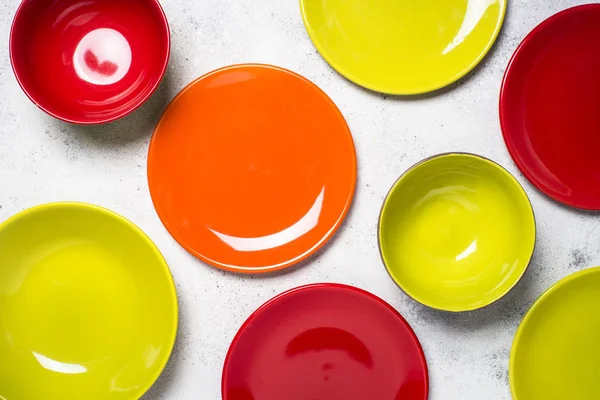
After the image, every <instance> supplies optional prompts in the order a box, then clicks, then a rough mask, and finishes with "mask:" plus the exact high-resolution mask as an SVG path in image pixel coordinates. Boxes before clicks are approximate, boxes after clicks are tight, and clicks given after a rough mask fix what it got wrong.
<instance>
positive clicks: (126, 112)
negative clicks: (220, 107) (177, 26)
mask: <svg viewBox="0 0 600 400" xmlns="http://www.w3.org/2000/svg"><path fill="white" fill-rule="evenodd" d="M33 1H35V0H22V1H21V3H20V4H19V7H18V8H17V11H16V12H15V15H14V17H13V20H12V24H11V27H10V34H9V38H8V53H9V58H10V65H11V68H12V70H13V74H14V75H15V78H16V80H17V82H18V84H19V86H20V87H21V90H22V91H23V93H25V95H26V96H27V97H28V98H29V100H31V102H32V103H33V104H35V105H36V106H37V107H38V108H39V109H40V110H42V111H44V112H45V113H46V114H48V115H50V116H51V117H54V118H56V119H58V120H60V121H64V122H68V123H70V124H75V125H101V124H106V123H109V122H113V121H116V120H118V119H120V118H123V117H125V116H126V115H129V114H131V113H133V112H134V111H136V110H137V109H138V108H140V107H141V106H142V104H144V103H145V102H146V101H147V100H148V99H149V98H150V97H152V95H153V94H154V92H156V89H158V86H159V85H160V83H161V82H162V80H163V78H164V76H165V74H166V72H167V68H168V66H169V60H170V58H171V31H170V27H169V21H168V19H167V15H166V13H165V10H164V9H163V7H162V6H161V4H160V2H159V0H146V1H150V2H151V3H152V5H154V6H155V7H156V8H157V10H158V11H159V14H160V16H161V18H160V19H161V21H162V23H163V24H164V25H163V26H164V28H165V32H166V40H167V43H166V44H167V48H166V52H165V57H164V61H163V65H162V67H161V72H160V74H159V76H158V79H157V80H156V82H154V83H153V84H152V86H151V88H150V90H149V91H148V93H146V94H145V95H144V96H142V97H141V98H140V99H138V100H137V101H136V102H135V103H134V104H133V105H132V106H130V107H128V108H127V109H125V110H123V111H120V112H119V113H116V114H115V115H113V116H110V117H105V118H98V119H94V120H86V119H83V118H81V119H74V118H67V117H64V116H62V115H60V114H58V113H56V112H53V111H52V110H50V109H49V108H48V107H47V106H45V105H44V104H42V103H41V102H39V101H38V99H36V98H35V96H33V95H32V94H31V93H30V92H29V91H28V90H27V89H26V88H25V84H24V80H23V77H22V75H21V74H20V73H19V71H18V69H17V67H16V66H15V61H14V58H15V57H14V55H15V54H16V52H17V50H16V48H15V47H16V46H15V43H14V33H15V29H16V25H17V21H18V20H19V19H20V17H21V15H22V13H23V10H24V8H25V6H26V5H27V4H29V3H31V2H33Z"/></svg>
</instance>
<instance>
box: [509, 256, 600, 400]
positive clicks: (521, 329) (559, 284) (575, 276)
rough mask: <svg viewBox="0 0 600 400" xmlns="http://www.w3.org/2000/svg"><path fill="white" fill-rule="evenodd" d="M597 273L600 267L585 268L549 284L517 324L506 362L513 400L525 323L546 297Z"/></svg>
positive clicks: (515, 394)
mask: <svg viewBox="0 0 600 400" xmlns="http://www.w3.org/2000/svg"><path fill="white" fill-rule="evenodd" d="M598 273H600V266H597V267H589V268H585V269H582V270H580V271H577V272H573V273H571V274H569V275H567V276H565V277H563V278H562V279H560V280H558V281H556V282H554V283H553V284H551V285H550V287H548V288H546V290H544V291H543V292H542V294H540V295H539V297H538V298H537V299H536V300H535V301H534V302H533V305H532V306H531V307H530V308H529V310H527V313H526V314H525V316H524V317H523V319H522V320H521V323H520V324H519V327H518V328H517V332H516V333H515V337H514V338H513V342H512V345H511V348H510V359H509V362H508V377H509V385H510V392H511V395H512V396H513V399H514V400H518V397H517V392H516V383H515V373H514V371H515V363H516V361H515V357H516V353H517V347H518V346H519V343H520V341H521V337H522V336H523V332H524V331H525V329H526V327H527V326H526V325H527V322H528V321H529V320H530V319H531V318H532V315H533V314H534V313H535V311H536V310H537V309H538V308H540V307H541V306H542V305H543V303H544V302H545V301H546V299H547V298H548V297H550V296H551V295H552V294H554V293H555V292H557V291H558V290H560V289H562V288H563V287H564V286H566V285H567V284H569V283H570V282H572V281H575V280H577V279H580V278H583V277H585V276H588V275H595V274H598Z"/></svg>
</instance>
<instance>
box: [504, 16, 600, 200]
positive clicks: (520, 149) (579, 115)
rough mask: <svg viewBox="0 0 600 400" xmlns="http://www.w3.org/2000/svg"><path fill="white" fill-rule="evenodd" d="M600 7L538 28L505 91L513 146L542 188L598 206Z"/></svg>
mask: <svg viewBox="0 0 600 400" xmlns="http://www.w3.org/2000/svg"><path fill="white" fill-rule="evenodd" d="M599 42H600V4H588V5H583V6H578V7H574V8H570V9H567V10H565V11H562V12H560V13H558V14H556V15H554V16H552V17H550V18H549V19H547V20H546V21H544V22H542V23H541V24H540V25H539V26H538V27H537V28H535V29H534V30H533V31H531V33H529V35H527V37H526V38H525V40H523V42H522V43H521V45H520V46H519V47H518V48H517V50H516V52H515V54H514V55H513V57H512V60H511V61H510V63H509V65H508V68H507V70H506V74H505V76H504V82H503V84H502V90H501V93H500V122H501V124H502V132H503V134H504V140H505V142H506V146H507V148H508V151H509V152H510V154H511V156H512V158H513V160H514V161H515V163H516V164H517V166H518V167H519V169H520V170H521V171H522V172H523V174H524V175H525V176H526V177H527V178H528V179H529V180H530V181H531V183H533V184H534V185H535V186H536V187H537V188H538V189H539V190H541V191H542V192H543V193H545V194H546V195H548V196H550V197H551V198H553V199H554V200H556V201H559V202H561V203H564V204H566V205H568V206H571V207H576V208H581V209H586V210H594V211H598V210H600V158H598V154H597V149H598V148H599V147H600V135H599V134H598V132H600V113H599V112H598V110H600V97H599V96H598V92H600V74H598V71H599V70H600V53H599V52H598V51H596V47H595V46H596V43H599Z"/></svg>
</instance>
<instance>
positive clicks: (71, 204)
mask: <svg viewBox="0 0 600 400" xmlns="http://www.w3.org/2000/svg"><path fill="white" fill-rule="evenodd" d="M58 208H63V209H69V208H74V209H79V210H88V211H93V212H96V213H100V214H103V215H105V216H107V217H109V218H111V219H113V220H115V221H118V222H120V223H122V224H124V226H125V227H127V228H129V229H131V230H132V231H133V232H134V233H135V234H136V235H137V236H138V237H139V238H140V239H142V240H143V241H144V242H145V243H146V244H147V245H148V247H149V250H150V251H152V253H153V255H154V257H155V258H156V260H157V262H158V264H160V265H159V266H160V268H161V269H162V270H163V272H165V279H164V281H165V284H166V285H167V286H168V291H169V294H168V296H169V297H170V298H171V300H172V303H173V308H172V309H171V314H172V320H171V325H172V329H171V330H169V331H168V332H167V335H168V344H167V346H168V347H167V352H166V353H165V356H164V357H163V359H162V360H161V361H160V363H159V364H158V366H159V367H158V368H157V370H156V373H155V374H152V375H151V376H150V379H148V381H147V383H145V384H144V385H142V386H140V388H139V389H138V390H137V391H136V392H135V393H134V394H133V395H132V396H131V400H137V399H139V398H140V397H142V396H143V395H144V394H145V393H146V392H148V390H150V388H151V387H152V386H154V384H155V383H156V381H157V380H158V378H159V377H160V375H162V373H163V371H164V370H165V368H166V366H167V364H168V362H169V360H170V359H171V355H172V354H173V349H174V347H175V343H176V340H177V332H178V329H179V303H178V297H177V289H176V287H175V280H174V279H173V274H172V272H171V269H170V268H169V265H168V263H167V261H166V260H165V258H164V256H163V255H162V253H161V252H160V249H159V248H158V247H157V246H156V244H155V243H154V242H153V241H152V239H150V237H149V236H148V235H147V234H146V233H145V232H144V231H143V230H142V229H141V228H139V227H138V226H137V225H135V224H134V223H133V222H131V221H130V220H128V219H127V218H125V217H123V216H122V215H120V214H117V213H116V212H114V211H112V210H109V209H108V208H105V207H101V206H98V205H95V204H91V203H86V202H77V201H63V202H52V203H44V204H39V205H36V206H33V207H30V208H27V209H25V210H22V211H20V212H18V213H16V214H14V215H12V216H11V217H9V218H8V219H6V220H4V221H2V222H0V234H1V233H2V232H3V231H4V230H6V229H7V228H9V227H10V226H12V225H14V224H17V223H19V222H20V221H21V220H23V219H24V218H28V217H30V216H32V215H34V214H36V213H38V212H40V211H46V210H52V209H58ZM0 399H2V396H0Z"/></svg>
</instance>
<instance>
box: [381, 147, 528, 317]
mask: <svg viewBox="0 0 600 400" xmlns="http://www.w3.org/2000/svg"><path fill="white" fill-rule="evenodd" d="M451 156H461V157H468V158H472V159H478V160H480V161H483V162H485V163H486V164H490V165H492V166H493V167H494V168H496V169H498V170H499V171H500V172H501V173H503V174H504V175H506V176H507V177H508V178H509V179H510V180H511V181H512V182H513V183H514V184H515V185H516V187H517V189H519V191H520V192H521V194H522V195H523V196H524V200H526V202H527V204H529V209H530V210H531V218H532V222H533V237H532V238H531V239H532V241H533V244H532V246H531V253H530V255H529V258H528V259H527V263H526V264H525V268H523V270H522V271H521V274H520V275H519V277H518V278H517V279H516V280H515V282H514V283H513V284H512V285H511V286H510V287H509V288H508V289H507V290H506V291H504V292H503V293H501V294H500V295H499V296H498V297H497V298H496V299H494V300H492V301H491V302H489V303H487V304H481V305H479V306H477V307H467V308H458V307H457V308H450V307H447V308H440V307H436V306H433V305H431V304H428V303H425V302H423V301H421V300H419V299H418V298H417V297H415V296H414V295H413V294H410V293H409V292H407V291H406V289H405V288H404V287H403V286H402V285H401V284H400V282H398V281H397V280H396V279H395V278H394V276H393V275H392V272H391V270H390V267H389V266H388V263H387V262H386V260H385V257H384V255H383V248H382V229H381V226H382V222H383V214H384V212H385V210H386V208H387V205H388V200H389V198H390V196H391V195H392V193H393V192H394V191H395V190H396V188H397V186H398V185H399V184H400V183H401V182H402V181H403V180H404V179H405V178H406V177H407V176H408V175H409V174H410V173H411V172H412V171H414V170H415V169H416V168H418V167H419V166H421V165H422V164H424V163H427V162H429V161H432V160H434V159H437V158H442V157H451ZM536 242H537V220H536V217H535V210H534V208H533V204H532V203H531V199H530V198H529V196H528V195H527V192H526V191H525V188H524V187H523V185H521V183H520V182H519V181H518V180H517V178H516V177H515V176H514V175H513V174H511V173H510V172H509V171H508V170H507V169H506V168H505V167H503V166H502V165H501V164H499V163H497V162H496V161H494V160H492V159H490V158H487V157H485V156H482V155H479V154H475V153H468V152H460V151H453V152H445V153H438V154H434V155H431V156H429V157H425V158H424V159H422V160H419V161H417V162H416V163H414V164H413V165H412V166H410V167H409V168H407V169H406V170H405V171H404V172H403V173H402V174H401V175H400V176H399V177H398V178H397V179H396V181H395V182H394V183H393V184H392V186H391V187H390V189H389V190H388V192H387V194H386V196H385V198H384V199H383V203H382V205H381V209H380V211H379V218H378V220H377V245H378V246H377V247H378V249H379V256H380V258H381V261H382V263H383V266H384V267H385V270H386V272H387V273H388V276H389V277H390V279H391V280H392V282H394V283H395V284H396V286H397V287H398V288H399V289H400V290H401V291H402V292H403V293H404V294H406V295H407V296H408V297H409V298H411V299H412V300H414V301H415V302H417V303H419V304H421V305H424V306H425V307H427V308H430V309H433V310H438V311H443V312H451V313H461V312H469V311H474V310H480V309H483V308H486V307H489V306H491V305H492V304H495V303H496V302H498V301H500V300H501V299H503V298H504V297H505V296H506V295H507V294H508V293H510V292H511V291H512V290H513V289H514V288H515V287H516V286H517V285H518V284H519V282H521V280H522V279H523V277H524V276H525V274H526V273H527V271H528V270H529V266H530V265H531V261H532V259H533V255H534V254H535V249H536Z"/></svg>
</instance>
